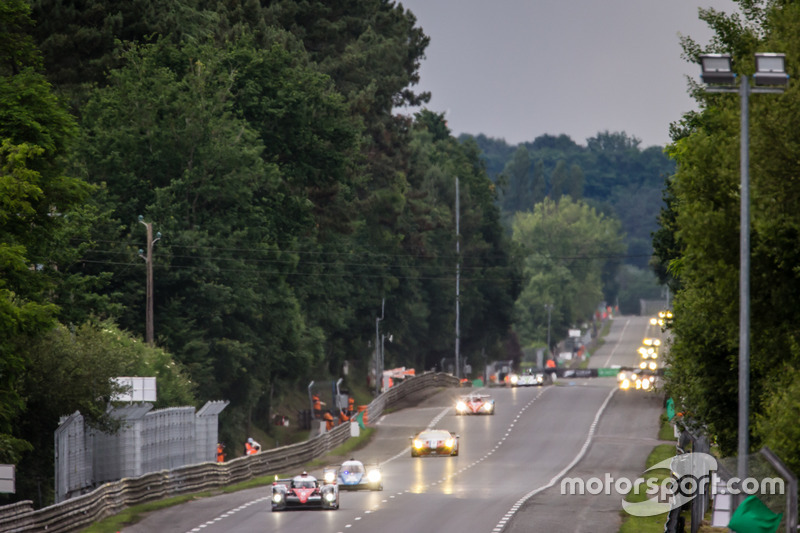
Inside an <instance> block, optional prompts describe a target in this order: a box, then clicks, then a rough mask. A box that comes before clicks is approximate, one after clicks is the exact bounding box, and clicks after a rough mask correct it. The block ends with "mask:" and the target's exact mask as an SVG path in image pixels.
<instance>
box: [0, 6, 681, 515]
mask: <svg viewBox="0 0 800 533" xmlns="http://www.w3.org/2000/svg"><path fill="white" fill-rule="evenodd" d="M0 28H2V31H0V140H1V141H2V144H1V145H0V189H2V194H0V202H2V203H0V217H1V219H2V224H0V272H1V274H0V328H1V329H0V339H1V340H0V346H1V349H2V359H0V462H2V463H12V464H15V465H17V494H16V495H15V496H14V498H15V499H33V500H34V501H35V502H36V504H37V505H40V504H46V503H47V502H48V501H50V500H51V493H52V487H53V431H54V430H55V429H56V427H57V426H58V419H59V417H60V416H62V415H66V414H70V413H72V412H74V411H76V410H80V412H81V413H83V414H84V415H85V416H86V417H87V419H88V420H89V422H90V423H91V424H92V425H93V426H94V427H96V428H98V429H101V430H106V431H114V430H115V429H116V425H115V421H114V419H113V418H111V417H110V416H109V415H108V411H107V407H108V405H109V403H110V401H111V398H112V396H113V394H114V393H116V392H119V391H118V390H116V389H115V386H114V385H113V384H112V382H111V380H110V378H111V377H114V376H126V375H146V376H156V377H157V380H158V394H159V397H158V402H157V405H156V407H163V406H171V405H187V404H190V405H198V406H199V405H202V403H203V402H205V401H206V400H219V399H225V400H229V401H230V402H231V403H230V405H229V407H228V408H227V409H226V410H225V412H224V416H222V417H221V419H220V422H221V427H220V431H221V438H222V439H223V440H225V441H227V442H242V441H243V440H244V439H245V437H246V436H247V435H248V433H249V432H250V431H251V430H252V429H253V428H258V429H259V430H261V431H265V432H268V431H270V424H269V419H270V415H271V414H272V409H273V406H274V405H275V403H276V402H277V401H278V399H279V398H281V396H282V395H284V394H285V393H286V392H287V391H291V390H295V389H298V388H299V389H301V390H302V389H303V388H304V387H305V385H306V383H307V382H308V380H309V379H314V378H318V379H319V378H320V377H322V378H335V377H338V376H340V375H341V373H342V368H343V366H344V365H345V362H347V364H348V367H351V368H355V369H358V371H359V372H358V375H360V376H366V375H367V374H368V373H369V372H370V365H371V362H372V354H373V352H374V350H375V346H374V341H373V339H374V338H375V336H374V334H375V329H374V328H375V324H376V318H378V317H379V316H380V315H381V312H382V311H381V309H382V302H385V308H384V309H385V317H384V320H383V322H382V328H383V331H387V332H391V333H392V337H393V342H392V349H391V351H387V365H388V366H394V365H406V366H409V367H414V368H417V369H420V370H423V369H430V368H433V367H435V366H436V365H439V364H440V362H441V361H442V359H446V358H450V357H452V356H453V349H454V331H455V328H454V324H455V278H456V274H455V272H456V266H457V265H460V271H461V287H460V302H461V313H460V330H461V332H462V333H461V337H460V346H461V353H462V354H463V356H464V357H463V358H464V359H465V360H467V361H471V362H474V363H477V362H480V361H482V360H484V359H494V358H502V359H507V358H509V357H510V356H513V357H519V346H520V343H522V345H523V347H527V346H531V345H536V344H539V345H543V344H544V338H545V336H544V335H545V333H544V324H545V323H546V320H545V318H544V317H543V311H544V309H543V306H542V304H543V303H546V304H550V305H553V306H554V310H553V317H552V318H553V333H554V337H557V336H558V335H560V334H563V333H564V332H565V331H566V329H567V328H568V327H571V326H573V325H574V324H578V323H581V322H584V321H586V320H587V319H589V318H590V317H591V316H592V313H593V311H594V310H595V309H596V307H597V304H598V303H599V300H601V299H603V298H606V299H612V300H613V299H615V298H617V296H618V293H619V284H620V279H622V278H624V275H623V274H624V268H621V266H623V267H624V266H625V265H623V263H624V262H626V261H627V262H629V263H630V265H628V266H632V267H634V268H639V266H641V264H643V263H642V260H643V259H646V258H644V257H643V256H642V254H648V253H649V252H648V248H647V247H646V246H645V245H644V244H642V243H641V242H639V241H637V239H645V236H644V235H642V234H641V233H635V231H634V230H638V229H640V228H639V225H637V224H631V223H626V222H625V217H626V216H635V213H636V212H638V211H636V210H637V209H657V208H655V207H653V206H654V205H657V204H653V203H650V204H649V206H650V207H647V208H644V207H642V206H641V205H639V203H638V202H639V200H638V199H637V198H638V197H637V196H636V195H637V194H641V195H642V196H641V199H642V200H641V201H645V199H647V201H650V200H652V198H651V196H652V195H651V192H652V191H651V187H654V186H656V185H654V184H656V183H657V182H658V180H660V179H663V176H662V173H664V172H667V171H668V168H669V167H668V164H667V163H665V162H664V161H663V159H662V158H661V156H660V155H659V154H660V152H658V151H657V150H655V151H654V150H653V149H647V150H644V151H641V150H639V149H638V145H637V141H635V139H631V138H628V137H627V136H625V135H624V134H608V133H605V134H599V135H598V137H597V138H596V139H595V140H594V141H592V142H591V143H590V146H588V147H586V148H582V147H580V146H577V145H575V144H574V143H572V142H571V141H569V139H565V138H564V137H558V138H555V137H554V138H550V137H547V138H541V139H537V140H536V141H535V142H534V143H533V144H532V145H530V146H527V145H526V146H520V147H518V148H517V149H516V150H514V151H512V152H509V153H508V154H507V156H508V157H506V160H505V162H503V164H502V166H503V168H502V169H501V170H500V171H499V172H497V171H496V169H495V166H494V165H496V160H497V158H498V157H499V156H498V152H497V151H496V150H494V151H493V150H490V149H489V147H488V146H487V145H486V142H487V141H486V139H485V138H483V137H482V136H479V137H477V138H475V139H468V138H465V139H457V138H455V137H454V136H453V135H452V134H451V132H450V131H449V130H448V128H447V125H446V122H445V120H444V116H443V115H442V114H439V113H436V112H433V111H430V110H427V109H425V108H424V107H422V108H421V109H422V110H421V111H419V112H417V113H416V114H414V115H413V116H408V113H405V112H404V110H405V109H407V108H409V107H414V108H419V106H424V104H425V103H426V102H427V101H428V99H429V95H428V94H425V93H418V92H415V85H416V84H417V82H418V81H419V72H418V71H419V65H420V61H421V60H422V59H423V58H424V52H425V48H426V46H427V44H428V42H429V37H428V36H426V35H425V34H424V32H423V31H422V29H421V28H419V27H418V26H417V25H416V19H415V17H414V15H413V14H412V13H411V12H409V11H407V10H405V9H404V8H403V7H402V5H400V4H399V3H396V2H392V1H387V0H352V1H345V2H337V3H335V4H331V3H329V2H325V1H322V0H316V1H315V0H311V1H307V2H302V3H299V2H295V1H289V0H261V1H258V0H242V1H231V2H209V1H206V0H176V1H173V2H162V1H157V0H141V1H137V2H114V1H111V0H84V1H81V2H72V1H64V0H7V1H5V2H3V3H2V7H1V8H0ZM526 152H527V154H526ZM651 152H653V153H651ZM655 152H657V153H655ZM581 154H582V155H581ZM525 158H527V160H528V162H529V163H530V164H529V165H528V169H527V170H525V169H523V168H522V167H521V166H515V164H518V163H520V162H521V161H522V162H524V161H525ZM601 162H602V164H601ZM615 165H616V166H617V168H616V169H615V168H614V166H615ZM626 165H627V166H629V167H630V168H627V167H626ZM623 167H625V168H623ZM537 173H538V174H537ZM539 175H544V176H547V178H546V180H545V181H544V182H541V183H540V182H537V181H536V180H538V179H539V178H538V177H536V176H539ZM534 177H536V178H535V179H533V178H534ZM456 178H457V179H458V182H459V191H460V192H459V204H460V224H459V229H460V232H459V234H458V235H456V227H455V225H456V216H455V203H456V202H455V201H456V198H455V195H456V184H455V183H456ZM529 178H531V179H529ZM620 180H623V181H624V182H622V181H620ZM617 182H619V183H617ZM526 187H527V188H526ZM523 189H524V191H523ZM658 201H660V197H659V198H658ZM626 202H628V207H629V208H630V209H631V211H630V212H628V211H625V215H623V216H620V213H621V212H622V211H623V210H624V209H626V207H625V206H626ZM650 214H652V213H645V214H643V215H642V216H649V215H650ZM146 225H150V227H151V228H152V230H153V240H152V241H150V242H147V230H146V227H145V226H146ZM541 229H544V230H546V231H547V235H550V236H557V238H553V239H542V234H541V232H540V231H539V230H541ZM626 232H628V233H629V235H627V236H626ZM457 242H458V244H459V248H458V249H459V252H458V253H457V252H456V250H457V248H456V243H457ZM151 248H152V255H147V254H146V253H145V252H144V251H145V250H148V249H151ZM626 249H627V252H626V251H625V250H626ZM626 254H627V258H628V259H626ZM148 258H149V260H150V261H151V265H152V268H153V295H154V298H153V308H154V313H153V314H154V325H155V327H154V331H155V336H154V342H153V343H148V342H144V335H145V301H146V293H147V276H146V272H147V268H146V265H147V263H146V262H145V261H143V259H145V260H147V259H148ZM637 265H639V266H637ZM621 273H623V274H621ZM477 366H478V365H476V367H477Z"/></svg>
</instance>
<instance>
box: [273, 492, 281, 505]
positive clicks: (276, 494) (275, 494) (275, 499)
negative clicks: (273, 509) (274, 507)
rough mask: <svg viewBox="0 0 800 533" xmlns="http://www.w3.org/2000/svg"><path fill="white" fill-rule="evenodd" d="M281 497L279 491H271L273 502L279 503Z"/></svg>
mask: <svg viewBox="0 0 800 533" xmlns="http://www.w3.org/2000/svg"><path fill="white" fill-rule="evenodd" d="M282 499H283V496H282V495H281V493H280V492H273V493H272V501H273V502H275V503H281V500H282Z"/></svg>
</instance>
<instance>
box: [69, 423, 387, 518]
mask: <svg viewBox="0 0 800 533" xmlns="http://www.w3.org/2000/svg"><path fill="white" fill-rule="evenodd" d="M374 432H375V428H363V429H361V431H360V435H359V436H358V437H350V438H349V439H347V440H346V441H345V442H344V443H342V444H341V445H340V446H338V447H336V448H334V449H333V450H331V451H330V452H328V454H327V455H325V456H324V457H322V458H318V459H314V460H313V461H310V462H308V463H306V464H305V465H303V466H301V467H298V468H297V469H296V470H297V471H303V470H313V469H315V468H319V467H322V466H324V465H327V464H329V462H330V461H327V460H326V459H325V457H331V458H335V457H338V456H342V455H347V454H349V453H351V452H354V451H356V450H359V449H361V448H363V447H364V446H366V445H367V444H368V443H369V441H370V439H371V438H372V435H373V433H374ZM288 475H291V474H286V475H284V474H270V475H268V476H260V477H257V478H253V479H248V480H247V481H242V482H241V483H236V484H235V485H229V486H227V487H220V488H219V489H215V490H213V491H204V492H195V493H192V494H182V495H180V496H173V497H171V498H164V499H163V500H157V501H154V502H148V503H142V504H139V505H133V506H131V507H127V508H125V509H123V510H122V511H120V512H119V513H117V514H115V515H114V516H109V517H108V518H104V519H103V520H101V521H99V522H97V523H95V524H92V525H91V526H89V527H87V528H84V529H82V530H81V533H117V532H118V531H120V530H121V529H123V528H124V527H125V526H130V525H132V524H135V523H137V522H139V521H140V520H142V519H143V518H144V517H145V515H146V514H148V513H151V512H153V511H159V510H161V509H166V508H167V507H173V506H175V505H181V504H184V503H186V502H189V501H192V500H199V499H201V498H208V497H211V496H217V495H219V494H228V493H231V492H238V491H240V490H246V489H253V488H257V487H263V486H265V485H270V484H272V482H273V481H274V480H275V479H276V477H286V476H288Z"/></svg>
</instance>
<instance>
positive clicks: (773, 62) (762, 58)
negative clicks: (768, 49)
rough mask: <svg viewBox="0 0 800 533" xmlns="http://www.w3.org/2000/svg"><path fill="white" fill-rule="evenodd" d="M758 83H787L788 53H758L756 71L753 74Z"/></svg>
mask: <svg viewBox="0 0 800 533" xmlns="http://www.w3.org/2000/svg"><path fill="white" fill-rule="evenodd" d="M753 80H755V83H756V85H786V84H787V83H789V75H788V74H786V54H773V53H762V54H756V73H755V74H754V75H753Z"/></svg>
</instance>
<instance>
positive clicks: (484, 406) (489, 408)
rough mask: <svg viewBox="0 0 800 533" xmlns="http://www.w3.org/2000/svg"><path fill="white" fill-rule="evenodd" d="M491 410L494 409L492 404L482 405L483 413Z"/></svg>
mask: <svg viewBox="0 0 800 533" xmlns="http://www.w3.org/2000/svg"><path fill="white" fill-rule="evenodd" d="M492 409H494V404H493V403H489V402H486V403H485V404H483V410H484V411H491V410H492Z"/></svg>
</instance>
